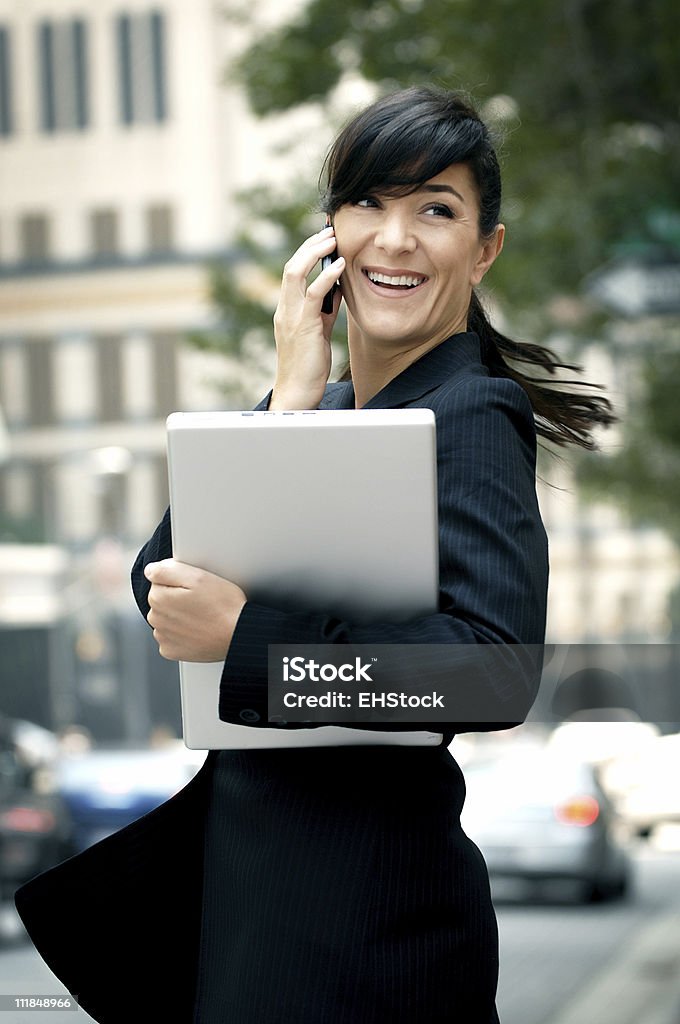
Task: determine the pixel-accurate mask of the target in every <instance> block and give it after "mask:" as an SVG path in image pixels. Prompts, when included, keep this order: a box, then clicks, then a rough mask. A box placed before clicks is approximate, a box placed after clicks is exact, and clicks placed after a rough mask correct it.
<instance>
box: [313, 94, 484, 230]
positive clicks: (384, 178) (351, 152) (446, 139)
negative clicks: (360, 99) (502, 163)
mask: <svg viewBox="0 0 680 1024" xmlns="http://www.w3.org/2000/svg"><path fill="white" fill-rule="evenodd" d="M415 107H416V109H414V108H413V107H412V106H410V107H409V108H408V109H407V110H402V111H400V113H399V114H397V116H393V112H389V111H385V114H386V115H388V116H385V117H384V118H382V119H380V122H381V123H377V124H376V121H375V120H374V121H373V122H372V123H369V124H366V125H365V126H360V125H357V128H358V129H359V130H358V131H357V132H356V133H353V137H351V138H345V139H343V140H342V143H341V144H340V145H339V146H338V147H336V148H334V150H332V151H331V153H330V154H329V157H328V160H327V163H326V173H327V179H328V186H327V189H326V192H325V196H324V200H325V201H324V209H325V210H326V211H327V212H329V213H334V212H335V211H336V210H337V209H339V207H341V206H343V205H344V204H345V203H351V202H357V201H358V200H359V199H361V198H362V197H365V196H367V195H374V194H376V193H379V194H381V195H388V196H399V195H407V194H408V193H410V192H414V191H415V190H416V189H418V188H420V186H421V185H423V184H424V183H425V182H426V181H429V180H430V179H431V178H434V177H436V175H437V174H441V172H442V171H443V170H445V169H446V168H447V167H450V166H451V164H456V163H467V162H469V161H471V160H472V158H473V156H474V153H475V150H476V149H477V148H478V147H479V144H480V142H481V141H482V137H483V131H484V128H483V125H481V123H480V122H479V121H477V120H474V119H472V118H470V117H466V116H463V117H461V116H460V114H458V117H451V116H450V114H449V116H446V117H442V112H441V110H439V111H437V113H436V115H433V112H432V111H431V110H427V109H424V110H422V111H420V112H419V111H418V109H417V107H418V104H416V105H415ZM419 113H420V115H421V116H419ZM428 115H429V116H428ZM362 128H363V130H362ZM343 143H344V144H343Z"/></svg>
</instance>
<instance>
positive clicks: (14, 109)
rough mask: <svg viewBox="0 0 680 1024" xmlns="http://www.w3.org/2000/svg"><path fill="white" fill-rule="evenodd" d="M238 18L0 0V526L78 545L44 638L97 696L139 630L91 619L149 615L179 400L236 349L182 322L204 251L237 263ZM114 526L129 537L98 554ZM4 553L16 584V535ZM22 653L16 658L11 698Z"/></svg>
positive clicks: (111, 682) (204, 393)
mask: <svg viewBox="0 0 680 1024" xmlns="http://www.w3.org/2000/svg"><path fill="white" fill-rule="evenodd" d="M235 31H236V30H235V29H234V28H233V27H232V26H230V25H229V24H228V23H227V22H226V21H225V19H224V16H223V13H222V10H221V7H220V5H219V4H215V3H214V2H212V0H192V3H186V2H184V0H163V2H161V3H149V2H147V0H126V2H125V3H124V4H123V3H120V2H119V0H81V2H80V3H74V2H73V0H42V2H41V0H30V2H26V3H21V4H17V3H15V2H14V0H0V408H1V409H2V411H3V414H4V419H5V420H6V424H7V430H8V435H9V441H10V444H9V450H8V451H5V458H4V462H3V464H2V465H1V466H0V541H2V540H3V539H4V540H5V541H7V540H10V541H13V542H15V541H23V542H28V543H32V542H44V541H49V542H50V543H52V544H57V545H60V546H63V547H64V548H65V550H66V551H67V552H68V553H69V554H70V556H71V563H72V571H71V581H70V584H68V585H67V586H66V588H65V590H64V591H63V600H62V601H61V606H59V603H57V607H55V608H54V610H53V623H52V624H53V625H54V626H55V627H56V625H58V623H59V621H60V620H63V623H64V624H65V623H66V622H67V621H68V624H69V629H70V630H71V631H72V632H74V635H73V636H70V635H69V637H68V638H67V640H66V641H64V640H63V638H62V641H61V642H59V643H56V644H55V643H51V644H48V645H47V647H51V649H56V650H57V651H61V657H60V661H59V663H60V664H61V665H62V670H61V676H62V677H63V678H62V682H63V684H64V686H65V685H66V681H67V679H71V680H72V679H73V664H72V661H73V658H71V659H70V660H69V658H66V660H65V659H64V657H63V654H64V651H71V650H75V651H76V655H75V657H76V658H77V657H78V654H77V652H78V651H79V650H80V651H82V652H84V654H83V659H82V662H83V666H84V667H85V668H87V666H88V664H89V667H90V670H89V672H86V673H85V675H86V683H85V684H84V685H85V686H86V689H87V687H88V686H89V689H90V691H91V693H90V696H91V698H92V700H93V701H94V703H95V704H96V703H97V700H99V703H100V704H101V705H102V707H109V705H108V704H107V701H108V702H109V704H110V700H111V699H113V698H112V694H113V695H114V696H115V689H116V685H117V684H116V681H115V678H114V676H115V674H116V673H118V674H120V664H118V662H119V661H120V659H118V660H117V659H116V658H114V657H112V656H110V654H109V655H102V656H99V657H98V656H97V652H98V651H99V652H102V651H104V652H106V650H107V648H111V647H112V646H113V647H119V648H122V649H129V647H130V642H131V641H130V637H129V636H128V635H127V634H126V639H123V640H121V639H120V638H119V639H116V637H115V636H114V633H115V630H112V629H105V630H104V632H103V639H102V636H99V639H98V640H97V639H95V640H94V641H93V640H92V637H93V635H98V634H96V630H97V629H99V633H101V632H102V631H101V628H100V627H101V623H102V622H104V623H105V622H106V619H107V617H109V616H111V615H112V614H118V613H119V614H121V615H124V616H127V615H129V614H132V615H136V616H137V618H139V625H140V628H141V629H145V628H146V627H144V623H143V622H142V620H141V618H140V617H139V615H138V613H137V612H136V609H134V606H133V604H132V601H131V597H130V594H129V586H128V584H127V579H128V577H127V570H128V567H129V564H130V557H131V555H132V553H134V552H135V551H136V550H137V548H138V547H139V545H140V543H141V542H142V541H143V540H144V539H145V538H146V537H147V536H148V535H149V532H150V530H151V528H152V527H153V525H154V524H155V523H156V522H157V521H158V519H159V518H160V516H161V515H162V512H163V510H164V508H165V506H166V504H167V471H166V464H165V417H166V416H167V414H168V413H169V412H171V411H173V410H176V409H181V408H184V409H189V408H193V409H200V408H215V407H216V406H220V405H224V401H225V400H224V397H223V396H222V395H221V394H220V393H219V391H217V390H216V387H215V380H216V379H217V378H219V377H220V376H223V374H221V373H220V369H221V366H220V360H219V359H217V358H216V357H211V356H208V355H204V354H201V353H199V352H198V351H197V350H194V349H191V348H190V347H188V346H187V345H186V344H185V343H184V338H185V336H186V334H187V333H188V332H189V331H191V330H194V329H197V328H198V329H200V328H204V327H207V326H209V325H210V324H211V322H212V318H213V317H214V313H213V311H212V308H211V305H210V300H209V296H208V275H207V270H206V266H207V264H208V262H209V261H211V260H220V261H229V260H230V259H232V258H233V254H232V252H231V249H230V245H231V240H232V238H233V235H234V230H235V227H236V212H235V211H236V206H235V202H234V194H235V193H236V191H237V190H238V189H239V188H241V187H244V185H245V184H246V183H248V173H249V172H248V167H249V166H252V164H253V163H255V165H257V162H258V154H259V148H258V147H259V146H260V145H261V141H262V138H261V134H260V136H258V133H257V127H256V126H255V125H254V124H253V122H252V119H251V118H250V117H249V115H248V113H247V109H246V106H245V104H244V102H243V100H242V98H241V96H240V94H239V92H238V91H237V90H236V89H234V88H233V87H232V88H228V87H225V85H224V75H225V69H226V67H227V65H228V62H229V57H230V53H231V52H232V50H233V48H234V46H236V45H237V40H236V38H235ZM105 536H109V537H113V538H116V543H117V544H118V548H119V550H118V551H117V552H116V551H115V550H113V551H111V550H109V552H108V554H106V555H105V556H104V561H103V562H102V555H101V545H100V546H99V547H97V546H96V542H97V541H98V540H99V541H101V538H102V537H105ZM33 557H34V554H32V555H31V556H30V558H29V561H30V559H31V558H33ZM107 559H108V569H107V567H106V562H107ZM5 561H7V562H8V565H10V564H11V569H10V568H7V569H5V567H4V562H3V558H2V557H0V577H5V578H7V579H15V576H16V571H17V570H16V561H17V553H16V550H15V549H14V548H13V549H12V552H11V556H10V555H9V554H8V556H7V559H5ZM113 563H116V565H115V566H114V569H113V570H112V568H111V567H112V565H113ZM102 564H104V569H103V570H102ZM120 566H123V567H124V570H123V573H122V576H121V572H120ZM28 571H29V570H28V568H27V572H28ZM112 571H113V576H116V573H117V574H118V577H119V579H118V580H117V583H118V587H116V585H115V584H112V583H111V579H112ZM107 573H108V575H107ZM121 595H124V596H121ZM117 605H120V606H121V607H120V608H118V607H117ZM33 607H37V605H34V603H33V602H24V605H23V606H22V618H21V621H20V622H19V621H17V615H18V612H17V607H16V605H15V606H14V610H13V613H12V614H11V615H10V616H9V618H8V617H5V618H4V620H3V621H4V623H5V624H6V626H7V627H8V628H9V627H11V628H12V629H14V630H16V629H18V628H20V627H21V626H23V627H24V631H23V633H22V636H21V637H20V638H19V639H20V640H21V641H22V644H20V645H19V646H20V647H21V648H22V650H24V654H26V653H27V649H28V648H30V649H31V651H32V652H34V651H35V644H34V643H33V641H32V640H31V633H30V629H32V628H43V629H44V628H45V627H46V623H45V621H44V615H43V616H42V618H41V621H40V622H38V618H39V617H36V616H34V615H33V613H32V611H31V608H33ZM97 623H99V626H97ZM93 630H94V631H95V632H94V634H93ZM118 632H121V630H118ZM122 632H123V633H125V630H124V629H123V630H122ZM88 638H89V639H88ZM8 639H9V637H8V635H6V636H5V640H8ZM14 639H16V638H14ZM14 647H16V644H9V645H8V644H7V643H6V644H5V652H6V653H8V652H9V651H10V650H13V649H14ZM22 661H24V662H25V661H26V658H22V657H20V656H16V657H13V659H12V668H10V666H9V662H8V661H7V660H6V661H5V666H6V667H7V672H8V675H9V676H10V677H11V679H10V682H8V680H7V678H6V677H5V675H3V689H4V690H5V692H6V693H7V692H8V688H9V689H10V690H11V689H12V685H10V684H15V685H16V689H17V700H19V693H20V692H23V693H26V692H27V691H26V688H25V686H23V684H22V683H21V678H20V676H21V673H18V674H17V671H18V666H19V665H20V664H21V663H22ZM51 661H52V667H51V669H50V671H51V672H52V673H54V671H56V670H55V668H54V662H55V658H54V657H52V659H51ZM156 661H158V659H157V658H156ZM27 664H28V662H27ZM33 664H34V663H33V661H31V665H33ZM41 664H42V662H41ZM107 665H108V669H106V666H107ZM14 666H17V671H15V668H14ZM102 666H103V668H102ZM168 668H174V667H172V666H168ZM107 671H108V676H107ZM175 671H176V670H175ZM102 673H103V674H102ZM32 674H33V675H35V669H33V672H32ZM73 685H75V684H73ZM22 687H23V688H22ZM52 689H53V690H54V687H52ZM57 689H59V685H57ZM62 689H63V687H62ZM67 696H68V695H67ZM71 698H73V699H71ZM8 699H9V698H8ZM74 701H75V705H74ZM60 706H63V707H73V706H77V694H76V695H74V694H71V695H70V697H69V699H66V700H62V701H61V705H60ZM11 710H13V711H15V712H16V710H17V709H16V708H15V707H14V706H13V707H12V709H11ZM21 710H22V705H21V701H20V700H19V711H21ZM23 710H24V713H27V710H28V711H31V713H33V715H34V717H35V716H36V715H37V712H35V711H33V710H32V709H31V708H29V709H25V708H24V709H23ZM110 710H111V709H110V707H109V712H110ZM42 717H43V718H44V717H45V715H44V714H43V716H42ZM109 717H110V714H109ZM123 718H125V715H124V714H123ZM128 718H130V715H129V714H128ZM58 724H63V723H58Z"/></svg>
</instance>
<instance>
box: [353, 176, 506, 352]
mask: <svg viewBox="0 0 680 1024" xmlns="http://www.w3.org/2000/svg"><path fill="white" fill-rule="evenodd" d="M334 225H335V235H336V238H337V245H338V253H339V254H340V255H341V256H344V258H345V260H346V268H345V271H344V273H343V275H342V278H341V281H340V283H341V286H342V294H343V296H344V299H345V302H346V303H347V309H348V315H349V325H350V341H353V340H354V341H358V342H366V343H372V344H381V345H388V346H389V347H390V348H395V347H396V348H399V349H409V350H413V349H418V348H421V347H422V348H423V350H425V349H428V348H432V347H433V346H434V345H435V344H438V343H439V342H441V341H444V339H445V338H448V337H449V336H450V335H451V334H454V333H456V332H458V331H463V330H465V329H466V326H467V309H468V306H469V303H470V293H471V290H472V288H473V286H474V285H476V284H479V282H480V281H481V279H482V277H483V276H484V274H485V273H486V271H487V270H488V269H489V267H490V266H491V264H492V263H493V261H494V259H495V258H496V256H497V255H498V253H499V252H500V250H501V248H502V245H503V234H504V228H503V226H502V225H499V226H498V228H497V229H496V233H495V234H494V236H493V238H492V239H491V240H490V241H487V242H484V241H482V240H481V239H480V237H479V204H478V200H477V189H476V186H475V182H474V178H473V177H472V174H471V172H470V170H469V168H468V167H467V165H466V164H452V165H451V166H450V167H447V168H446V170H444V171H442V173H441V174H438V175H437V176H436V177H434V178H431V179H430V180H429V181H427V182H425V184H424V185H422V186H421V187H420V188H419V189H418V190H417V191H416V192H413V193H411V194H409V195H405V196H398V197H392V198H391V197H389V196H384V195H380V194H379V193H377V194H375V195H367V196H364V197H362V198H361V199H359V200H358V201H357V202H355V203H347V204H345V205H344V206H341V207H340V209H339V210H338V211H337V212H336V214H335V217H334Z"/></svg>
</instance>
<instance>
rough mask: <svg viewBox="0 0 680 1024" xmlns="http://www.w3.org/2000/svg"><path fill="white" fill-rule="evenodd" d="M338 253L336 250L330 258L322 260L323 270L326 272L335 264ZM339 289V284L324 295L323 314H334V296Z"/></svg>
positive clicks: (324, 257)
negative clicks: (327, 268)
mask: <svg viewBox="0 0 680 1024" xmlns="http://www.w3.org/2000/svg"><path fill="white" fill-rule="evenodd" d="M337 252H338V250H337V249H334V250H333V252H332V253H330V254H329V255H328V256H323V257H322V258H321V269H322V270H325V269H326V267H330V265H331V263H332V262H333V260H334V259H335V257H336V255H337ZM337 287H338V286H337V284H334V285H333V287H332V288H331V290H330V291H329V292H326V294H325V295H324V297H323V302H322V303H321V312H322V313H332V312H333V296H334V295H335V291H336V288H337Z"/></svg>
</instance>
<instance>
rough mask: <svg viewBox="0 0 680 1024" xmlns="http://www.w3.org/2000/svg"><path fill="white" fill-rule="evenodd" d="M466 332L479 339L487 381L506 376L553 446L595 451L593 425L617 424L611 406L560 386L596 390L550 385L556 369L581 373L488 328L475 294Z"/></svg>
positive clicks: (596, 397)
mask: <svg viewBox="0 0 680 1024" xmlns="http://www.w3.org/2000/svg"><path fill="white" fill-rule="evenodd" d="M468 330H470V331H474V332H475V334H477V336H478V337H479V340H480V342H481V350H482V362H483V363H484V365H485V366H486V367H487V369H488V370H489V373H490V374H491V376H492V377H507V378H508V379H509V380H514V381H516V383H517V384H519V385H520V387H522V388H524V390H525V391H526V393H527V395H528V398H529V401H530V402H531V407H532V409H533V411H534V420H535V423H536V433H537V434H538V435H539V436H540V437H544V438H545V439H546V440H547V441H552V442H553V443H554V444H557V445H561V446H564V445H568V444H576V445H579V446H580V447H581V448H587V449H589V450H592V449H594V448H596V447H597V445H596V443H595V441H594V440H593V438H592V430H593V428H594V427H595V426H596V425H599V426H605V427H607V426H610V425H611V424H612V423H615V422H616V416H615V415H614V413H613V412H612V406H611V402H610V401H609V400H608V399H607V398H604V397H603V396H602V395H592V394H587V393H585V394H584V393H581V392H578V391H568V390H562V388H561V387H560V385H576V386H577V387H586V388H599V387H600V385H597V384H588V383H585V382H584V381H580V380H562V379H556V380H554V381H551V380H550V378H551V377H554V376H555V375H556V374H557V371H558V370H570V371H573V372H575V373H580V372H581V370H582V367H580V366H578V365H576V364H574V363H565V362H562V361H561V360H560V359H558V357H557V355H556V354H555V353H554V352H553V351H551V349H549V348H545V347H544V346H542V345H534V344H531V343H529V342H517V341H513V340H512V339H511V338H506V336H505V335H504V334H501V333H500V332H499V331H497V330H496V328H495V327H492V325H491V323H490V322H489V319H488V317H487V315H486V313H485V311H484V308H483V306H482V304H481V302H480V300H479V296H478V295H477V294H476V292H474V291H473V292H472V299H471V302H470V307H469V309H468ZM517 363H520V364H524V365H526V366H532V367H534V368H537V369H539V370H540V371H542V372H541V374H540V375H539V376H537V377H536V376H529V375H527V374H525V373H523V372H522V371H521V370H520V369H519V368H518V367H517V365H516V364H517Z"/></svg>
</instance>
